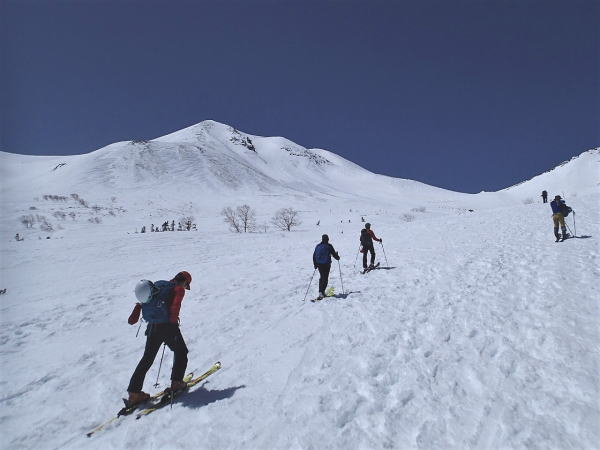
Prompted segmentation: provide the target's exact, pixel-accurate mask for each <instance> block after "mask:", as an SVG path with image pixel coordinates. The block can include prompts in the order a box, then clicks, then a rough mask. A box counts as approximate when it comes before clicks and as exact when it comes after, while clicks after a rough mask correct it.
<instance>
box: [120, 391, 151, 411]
mask: <svg viewBox="0 0 600 450" xmlns="http://www.w3.org/2000/svg"><path fill="white" fill-rule="evenodd" d="M148 400H150V394H147V393H146V392H141V391H140V392H130V393H129V398H128V399H127V401H125V404H126V405H127V406H128V407H129V406H134V405H138V404H140V403H144V402H147V401H148Z"/></svg>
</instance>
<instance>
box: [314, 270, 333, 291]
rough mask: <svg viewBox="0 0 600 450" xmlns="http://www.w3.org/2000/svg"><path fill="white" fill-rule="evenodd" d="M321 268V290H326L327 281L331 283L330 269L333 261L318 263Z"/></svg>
mask: <svg viewBox="0 0 600 450" xmlns="http://www.w3.org/2000/svg"><path fill="white" fill-rule="evenodd" d="M317 269H319V275H320V276H321V277H320V278H319V292H325V289H326V288H327V283H329V271H330V270H331V263H329V264H317Z"/></svg>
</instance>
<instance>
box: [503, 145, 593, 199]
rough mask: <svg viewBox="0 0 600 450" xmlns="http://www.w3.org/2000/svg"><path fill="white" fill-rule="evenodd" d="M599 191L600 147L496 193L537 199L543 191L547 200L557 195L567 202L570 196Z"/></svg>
mask: <svg viewBox="0 0 600 450" xmlns="http://www.w3.org/2000/svg"><path fill="white" fill-rule="evenodd" d="M599 189H600V147H598V148H593V149H590V150H587V151H585V152H583V153H581V154H580V155H577V156H574V157H573V158H571V159H570V160H568V161H564V162H562V163H561V164H559V165H558V166H556V167H554V168H552V169H550V170H548V171H546V172H544V173H542V174H540V175H536V176H534V177H533V178H531V179H530V180H527V181H524V182H522V183H519V184H516V185H514V186H511V187H509V188H506V189H504V190H502V191H500V192H508V193H512V194H517V195H521V196H523V195H532V196H539V195H540V194H541V192H542V191H544V190H545V191H547V192H548V194H549V195H551V196H554V195H555V194H561V195H563V196H566V197H567V198H568V197H569V196H570V195H574V194H575V195H577V194H586V193H592V192H598V190H599Z"/></svg>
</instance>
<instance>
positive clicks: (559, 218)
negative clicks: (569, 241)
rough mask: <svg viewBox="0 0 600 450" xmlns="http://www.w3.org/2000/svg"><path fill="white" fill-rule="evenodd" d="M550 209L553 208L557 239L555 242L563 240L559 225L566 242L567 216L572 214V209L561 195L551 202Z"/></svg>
mask: <svg viewBox="0 0 600 450" xmlns="http://www.w3.org/2000/svg"><path fill="white" fill-rule="evenodd" d="M550 207H551V208H552V222H553V223H554V236H555V237H556V241H555V242H558V241H559V240H561V238H560V234H559V233H558V226H559V225H560V228H561V231H562V240H563V241H564V240H565V239H566V238H567V227H566V225H565V216H567V215H568V214H569V213H570V212H571V208H569V207H568V206H567V205H566V203H565V201H564V200H563V199H562V198H561V197H560V195H557V196H556V197H554V200H552V201H551V202H550Z"/></svg>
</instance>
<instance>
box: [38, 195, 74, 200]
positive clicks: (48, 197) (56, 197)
mask: <svg viewBox="0 0 600 450" xmlns="http://www.w3.org/2000/svg"><path fill="white" fill-rule="evenodd" d="M43 199H44V200H53V201H55V202H66V201H67V200H68V199H69V197H65V196H64V195H44V197H43Z"/></svg>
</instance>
